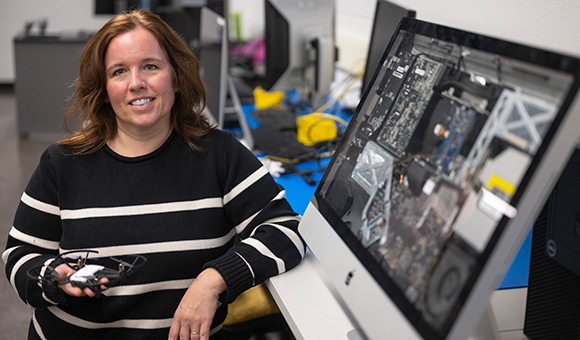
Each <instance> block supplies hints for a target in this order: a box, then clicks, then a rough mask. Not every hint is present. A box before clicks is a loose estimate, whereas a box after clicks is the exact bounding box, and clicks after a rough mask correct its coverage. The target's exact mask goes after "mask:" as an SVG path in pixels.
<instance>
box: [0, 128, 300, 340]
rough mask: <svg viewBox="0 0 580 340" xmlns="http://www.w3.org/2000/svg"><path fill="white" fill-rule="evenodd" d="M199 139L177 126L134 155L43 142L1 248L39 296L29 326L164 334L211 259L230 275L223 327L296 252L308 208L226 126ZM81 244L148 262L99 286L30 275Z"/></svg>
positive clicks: (63, 335) (40, 331) (16, 281)
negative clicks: (64, 291) (241, 301)
mask: <svg viewBox="0 0 580 340" xmlns="http://www.w3.org/2000/svg"><path fill="white" fill-rule="evenodd" d="M198 144H199V145H200V146H201V147H203V148H205V149H206V151H205V152H204V153H196V152H194V151H192V150H191V149H190V148H189V146H188V145H187V144H186V143H185V141H184V139H183V138H182V137H181V136H179V135H178V134H176V133H175V132H174V133H173V134H172V135H171V136H170V137H169V138H168V140H167V141H166V142H165V143H164V144H163V145H162V146H161V147H160V148H159V149H158V150H156V151H154V152H153V153H151V154H149V155H145V156H142V157H137V158H126V157H122V156H120V155H118V154H116V153H114V152H113V151H112V150H111V149H109V148H107V147H105V148H103V149H101V150H99V151H97V152H95V153H93V154H90V155H83V156H73V155H70V151H69V150H67V149H65V148H63V147H60V146H58V145H52V146H51V147H49V148H48V149H47V150H46V151H45V153H44V154H43V155H42V158H41V160H40V164H39V166H38V167H37V169H36V171H35V172H34V174H33V175H32V178H31V179H30V182H29V184H28V186H27V188H26V190H25V192H24V194H23V195H22V199H21V202H20V205H19V207H18V209H17V211H16V216H15V219H14V225H13V227H12V229H11V231H10V233H9V235H8V241H7V247H6V250H5V251H4V253H3V255H2V259H3V261H4V262H5V263H6V275H7V278H8V279H9V280H10V283H11V284H12V286H13V287H14V288H15V289H16V291H17V292H18V295H19V296H20V298H21V299H22V300H23V301H24V302H25V303H26V304H28V305H30V306H31V307H34V314H33V318H32V324H31V325H32V326H33V328H31V334H30V335H29V336H30V337H29V338H32V339H166V338H167V335H168V332H169V327H170V325H171V322H172V318H173V314H174V312H175V310H176V308H177V306H178V304H179V302H180V300H181V298H182V296H183V294H184V293H185V291H186V290H187V288H188V287H189V285H190V284H191V282H192V281H193V280H194V279H195V277H196V276H197V275H198V274H199V273H200V272H201V271H202V270H203V268H205V267H208V266H211V267H214V268H216V269H217V270H218V271H219V272H220V273H221V275H222V276H223V277H224V279H225V281H226V284H227V287H228V288H227V292H226V293H225V294H223V297H222V298H223V300H224V301H222V302H223V304H222V305H221V306H220V307H219V308H218V311H217V312H216V315H215V318H214V323H213V325H212V331H213V332H215V331H218V330H219V329H220V328H221V325H222V323H223V320H224V319H225V316H226V313H227V310H226V309H227V308H226V306H227V303H229V302H232V301H233V300H234V299H235V298H236V297H237V296H238V295H239V294H240V293H242V292H243V291H244V290H246V289H248V288H250V287H252V286H253V285H255V284H258V283H260V282H262V281H264V280H265V279H267V278H268V277H271V276H274V275H277V274H280V273H283V272H285V271H287V270H288V269H290V268H292V267H294V266H296V265H297V264H298V263H299V262H300V260H301V259H302V256H303V255H304V249H305V246H304V242H303V240H302V238H301V237H300V236H299V234H298V232H297V228H298V222H299V219H300V216H298V215H297V214H296V213H294V212H293V211H292V209H291V207H290V205H289V204H288V202H287V201H286V199H285V191H284V190H283V189H282V188H281V187H280V186H279V185H277V184H276V183H275V182H274V180H273V179H272V178H271V176H270V175H269V174H268V171H267V170H266V169H265V168H264V167H263V166H262V164H261V163H260V162H259V161H258V160H257V159H256V157H255V156H254V155H253V154H252V153H251V152H250V151H249V150H247V149H246V148H245V147H244V146H242V145H241V144H240V143H239V142H238V141H237V140H236V139H235V137H233V135H232V134H231V133H228V132H223V131H214V132H212V133H211V134H209V135H207V136H205V137H204V138H203V139H202V140H201V141H199V142H198ZM67 153H69V155H66V154H67ZM240 240H241V241H240ZM75 249H93V250H96V251H98V252H99V254H98V256H99V257H101V256H102V257H108V256H122V255H130V254H140V255H144V256H145V257H146V258H147V262H146V264H145V265H144V266H143V267H142V268H141V269H140V270H139V271H138V272H137V273H136V274H135V275H133V276H131V277H130V278H129V279H128V280H127V281H126V282H125V283H124V284H123V285H121V286H118V287H113V288H110V289H108V290H106V291H104V292H103V296H102V297H101V298H72V297H70V296H61V295H58V294H56V295H55V294H52V292H51V291H50V290H48V289H43V288H42V287H40V286H39V285H38V284H37V283H35V282H33V280H30V279H29V278H28V277H27V275H26V272H27V271H28V270H29V269H30V268H31V267H37V266H39V265H42V264H43V263H45V264H48V263H50V261H51V260H52V259H54V257H55V255H56V254H58V253H59V252H65V251H70V250H75ZM32 329H34V331H32Z"/></svg>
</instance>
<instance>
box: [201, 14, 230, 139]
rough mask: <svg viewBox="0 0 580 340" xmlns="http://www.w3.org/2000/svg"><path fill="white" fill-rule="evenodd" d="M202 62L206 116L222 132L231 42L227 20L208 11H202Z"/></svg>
mask: <svg viewBox="0 0 580 340" xmlns="http://www.w3.org/2000/svg"><path fill="white" fill-rule="evenodd" d="M199 35H200V38H199V43H200V45H199V51H198V55H199V59H200V63H201V69H200V74H201V77H202V79H203V82H204V83H205V86H206V113H207V114H208V117H210V119H212V120H214V121H215V123H216V125H217V126H218V127H219V128H220V129H221V128H223V126H224V119H225V118H224V117H225V113H224V108H225V103H226V97H227V74H228V40H227V29H226V20H225V19H224V18H223V17H222V16H220V15H218V14H217V13H215V12H214V11H212V10H210V9H209V8H207V7H202V8H201V15H200V33H199Z"/></svg>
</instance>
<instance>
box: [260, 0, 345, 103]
mask: <svg viewBox="0 0 580 340" xmlns="http://www.w3.org/2000/svg"><path fill="white" fill-rule="evenodd" d="M264 39H265V45H266V46H265V68H266V70H265V79H264V82H263V84H262V86H263V87H264V88H265V89H266V90H272V91H283V90H289V89H303V88H310V89H312V90H313V94H314V96H313V97H314V99H313V102H314V103H317V102H318V97H320V96H323V95H324V94H328V93H329V91H330V83H331V82H332V79H333V76H334V63H335V60H336V54H335V47H334V0H312V1H308V2H307V5H306V4H305V2H304V1H300V0H265V38H264Z"/></svg>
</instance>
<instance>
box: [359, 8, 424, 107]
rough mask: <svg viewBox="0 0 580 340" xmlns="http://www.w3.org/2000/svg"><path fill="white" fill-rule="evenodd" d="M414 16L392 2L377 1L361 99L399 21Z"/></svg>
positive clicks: (406, 9) (411, 11)
mask: <svg viewBox="0 0 580 340" xmlns="http://www.w3.org/2000/svg"><path fill="white" fill-rule="evenodd" d="M416 15H417V13H416V12H415V11H414V10H412V9H409V8H406V7H404V6H402V5H399V4H396V3H394V2H392V1H387V0H377V5H376V7H375V17H374V20H373V28H372V32H371V42H370V45H369V53H368V55H367V62H366V65H365V73H364V76H363V78H362V88H361V91H360V94H361V97H362V95H363V93H364V91H365V90H366V88H367V86H368V85H369V83H370V82H371V79H372V77H373V75H374V74H375V70H376V69H377V66H379V61H380V60H381V58H382V57H383V53H384V52H385V49H386V48H387V46H388V45H389V41H390V40H391V37H392V36H393V33H395V31H396V30H397V26H398V25H399V21H401V19H402V18H404V17H410V18H415V17H416Z"/></svg>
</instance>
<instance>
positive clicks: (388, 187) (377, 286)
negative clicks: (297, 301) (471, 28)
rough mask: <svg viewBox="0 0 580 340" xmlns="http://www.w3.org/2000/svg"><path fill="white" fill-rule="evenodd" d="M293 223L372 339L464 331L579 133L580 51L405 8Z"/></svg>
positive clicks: (450, 335) (454, 335) (452, 335)
mask: <svg viewBox="0 0 580 340" xmlns="http://www.w3.org/2000/svg"><path fill="white" fill-rule="evenodd" d="M380 65H381V66H380V67H379V68H377V70H376V72H375V76H374V77H373V79H374V80H373V81H372V83H371V85H370V86H369V90H368V91H366V93H365V94H364V96H363V98H362V99H361V102H360V103H359V105H358V107H357V110H356V112H355V114H354V116H353V118H352V119H351V122H350V124H349V126H348V129H347V131H346V132H345V135H344V137H343V138H342V140H341V142H340V145H339V146H338V148H337V150H336V152H335V154H334V156H333V158H332V160H331V161H330V164H329V166H328V168H327V170H326V172H325V174H324V177H323V178H322V180H321V182H320V184H319V186H318V188H317V190H316V192H315V194H314V197H313V198H312V201H311V202H310V204H309V206H308V208H307V209H306V212H305V213H304V217H303V219H302V221H301V223H300V226H299V230H300V232H301V234H302V235H303V237H304V239H305V240H306V242H307V244H308V246H309V247H310V249H311V251H312V252H313V254H314V255H315V256H316V258H317V259H318V260H319V261H320V263H321V265H322V267H323V268H324V270H325V272H326V273H327V274H328V282H330V287H332V290H333V291H335V292H336V294H337V296H338V297H339V299H340V300H341V301H342V302H343V303H344V305H345V306H346V307H347V309H348V311H349V313H350V314H351V315H353V317H354V319H355V321H356V322H357V323H358V324H359V325H360V326H361V328H362V330H363V331H364V333H365V334H366V335H367V337H368V338H369V339H384V338H385V336H387V335H388V336H389V337H390V338H393V339H420V338H424V339H461V340H464V339H467V338H468V337H469V336H470V335H471V334H472V333H473V332H474V329H475V327H476V326H477V324H478V323H479V321H480V319H481V317H482V315H484V312H485V309H486V308H487V306H488V304H489V296H490V294H491V293H492V292H493V290H495V288H496V287H497V285H498V283H499V281H500V279H501V277H502V275H503V270H504V269H505V268H506V267H507V266H508V265H509V262H510V260H511V259H512V258H513V255H514V253H515V251H516V250H517V249H519V247H520V245H521V242H522V240H523V239H524V238H525V236H526V235H527V234H528V231H529V227H530V225H531V223H532V221H533V220H534V219H535V217H536V216H537V215H538V214H539V210H540V209H541V206H542V205H543V203H544V202H545V200H546V198H547V196H548V194H549V193H550V191H551V189H552V187H553V185H554V184H555V181H556V179H557V178H558V176H559V174H560V172H561V171H562V168H563V167H564V165H565V164H566V162H567V160H568V158H569V157H570V155H571V152H572V150H573V148H574V145H575V140H576V136H577V135H578V126H580V98H578V97H579V96H578V91H579V88H580V59H577V58H573V57H570V56H564V55H560V54H557V53H552V52H548V51H545V50H540V49H536V48H532V47H528V46H524V45H520V44H515V43H510V42H507V41H504V40H501V39H495V38H490V37H487V36H483V35H480V34H475V33H471V32H466V31H462V30H458V29H453V28H449V27H445V26H441V25H436V24H432V23H428V22H424V21H419V20H415V19H411V18H403V19H402V21H401V24H400V26H399V28H398V30H397V32H396V33H395V36H394V38H393V39H392V40H391V42H390V44H389V47H388V48H387V51H386V52H385V54H384V55H383V59H382V60H381V62H380Z"/></svg>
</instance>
